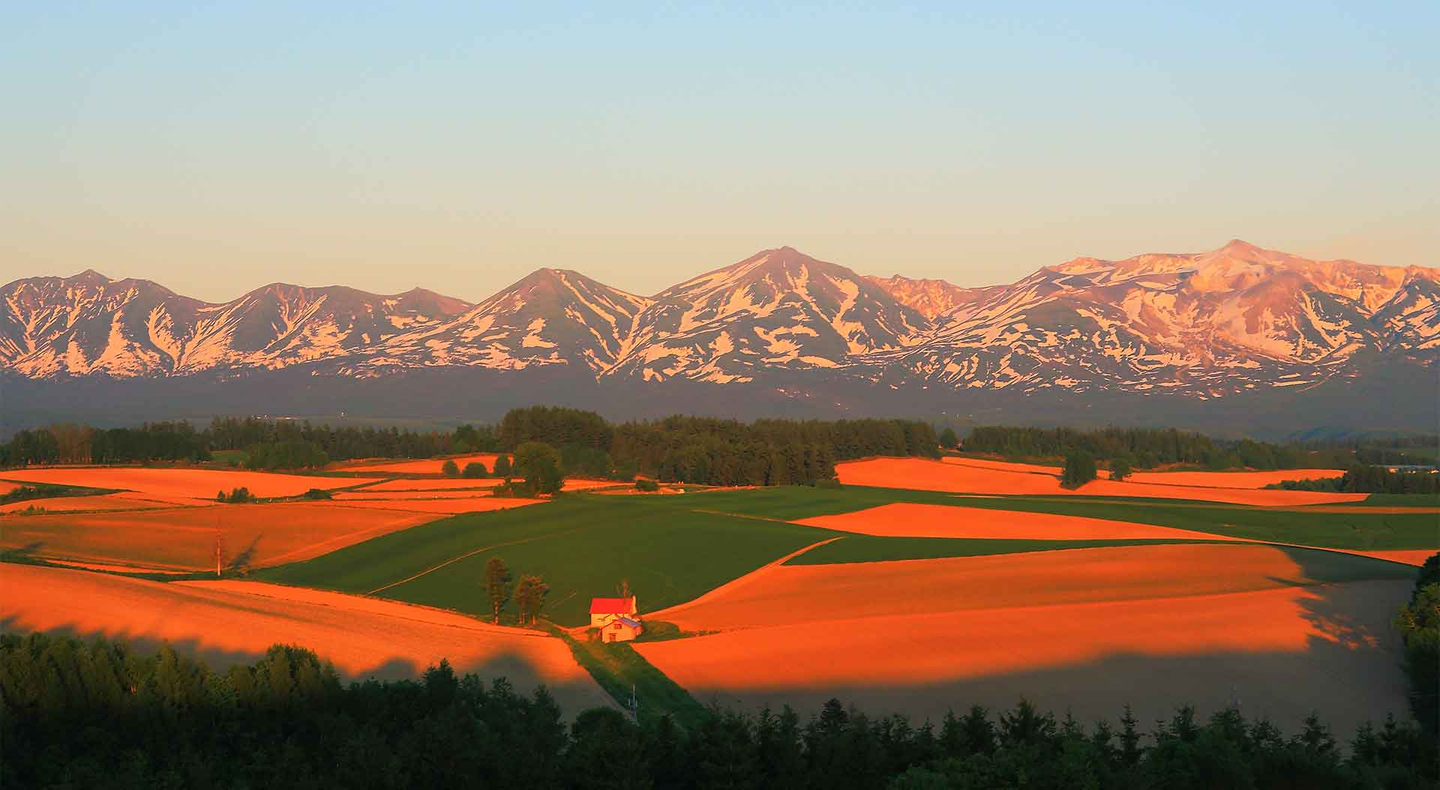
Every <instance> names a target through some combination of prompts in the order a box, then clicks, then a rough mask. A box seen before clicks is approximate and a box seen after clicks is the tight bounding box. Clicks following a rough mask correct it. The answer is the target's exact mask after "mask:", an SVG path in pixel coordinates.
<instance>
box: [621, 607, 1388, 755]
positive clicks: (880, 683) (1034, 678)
mask: <svg viewBox="0 0 1440 790" xmlns="http://www.w3.org/2000/svg"><path fill="white" fill-rule="evenodd" d="M1409 590H1410V587H1409V583H1408V582H1403V581H1383V580H1382V581H1369V582H1359V583H1354V584H1330V585H1317V586H1313V587H1309V588H1306V591H1305V594H1304V595H1302V596H1301V597H1300V598H1299V600H1298V601H1295V602H1294V603H1293V605H1294V606H1295V607H1296V610H1297V611H1295V613H1294V614H1295V616H1296V617H1298V618H1299V619H1300V620H1302V621H1303V622H1305V623H1307V624H1309V625H1310V626H1311V628H1313V632H1311V633H1308V634H1306V635H1305V636H1304V637H1303V647H1301V648H1300V649H1297V650H1294V651H1288V650H1283V649H1282V650H1277V649H1275V648H1274V647H1273V640H1271V641H1269V642H1266V645H1267V646H1266V647H1265V648H1263V649H1257V650H1255V651H1247V650H1240V649H1235V648H1234V647H1233V646H1224V647H1221V646H1218V645H1217V647H1216V648H1215V649H1213V650H1206V649H1203V648H1201V649H1197V650H1194V651H1189V652H1180V651H1174V652H1172V653H1171V654H1169V655H1166V654H1164V653H1165V652H1166V651H1167V648H1166V646H1165V645H1163V644H1159V645H1155V646H1154V647H1153V649H1152V648H1149V647H1147V648H1145V649H1143V650H1142V649H1137V650H1130V651H1123V652H1114V653H1110V654H1107V655H1104V656H1103V657H1101V658H1097V659H1095V660H1091V661H1083V662H1078V663H1071V664H1060V665H1055V666H1048V667H1044V666H1042V667H1034V668H1028V669H1016V670H1014V671H998V672H984V671H983V670H982V671H981V672H980V673H979V674H969V675H965V674H963V671H962V670H959V669H958V668H957V669H956V670H955V671H954V674H955V677H953V678H950V679H943V680H938V681H923V682H912V683H907V682H903V681H890V680H887V678H886V674H887V669H889V668H896V669H898V668H899V667H900V666H901V665H902V662H903V661H904V659H905V658H907V657H908V654H907V652H906V646H905V641H906V640H905V635H904V634H903V633H900V634H897V636H896V639H895V642H894V651H893V652H891V651H888V650H887V651H885V652H880V651H874V652H871V653H870V654H868V655H867V654H865V651H856V650H851V651H848V652H847V651H845V650H844V649H843V643H841V644H839V645H835V646H831V649H833V650H834V655H833V656H831V657H827V658H822V659H820V661H819V662H817V665H818V664H819V663H829V662H831V661H833V662H834V663H836V664H841V665H844V666H846V667H856V668H857V669H855V670H852V671H851V674H852V676H853V675H854V674H855V673H858V672H868V673H869V674H870V677H869V678H868V679H866V680H863V681H847V682H842V683H835V682H825V683H821V684H817V685H816V686H806V685H803V684H790V685H788V686H787V685H783V684H778V683H769V682H767V681H766V678H765V673H766V672H767V671H768V669H767V668H768V667H773V666H777V662H778V661H779V657H778V655H777V656H765V655H751V656H749V657H744V658H740V659H738V660H737V671H738V672H740V673H743V672H744V671H745V670H746V668H751V667H753V668H754V670H753V672H754V676H753V680H751V679H746V680H729V679H726V680H723V681H721V682H720V683H718V684H706V683H703V682H699V681H696V682H692V685H691V687H690V688H689V691H690V692H691V694H692V695H693V696H694V697H695V698H696V699H697V700H698V701H699V702H701V703H702V704H710V703H712V702H714V703H719V704H721V705H725V706H732V707H735V708H738V709H741V710H746V711H751V712H753V711H755V710H758V709H759V708H760V707H762V706H769V707H771V708H772V709H776V710H778V709H779V708H780V707H781V706H782V705H785V704H789V705H790V706H791V707H793V708H795V709H796V710H799V711H807V710H811V711H813V710H816V709H818V707H819V706H820V705H822V704H823V703H824V702H825V701H826V700H828V699H831V698H837V699H839V700H841V701H842V702H843V703H845V704H847V705H854V706H855V707H857V708H858V709H859V710H861V711H864V712H866V713H867V714H870V715H872V716H880V715H886V714H889V713H901V714H904V715H906V716H908V717H909V718H910V719H911V721H912V722H914V723H915V724H917V725H918V724H919V723H921V722H923V721H925V720H929V721H931V722H932V723H935V724H936V725H937V726H938V724H939V722H940V720H941V719H943V718H944V716H945V715H946V712H947V711H950V710H953V711H955V712H956V714H957V715H960V714H963V713H964V712H965V711H966V710H968V709H969V707H970V706H971V705H975V704H978V705H983V706H985V707H986V708H989V709H990V711H991V713H992V715H994V714H996V713H998V712H1001V711H1005V710H1009V709H1013V708H1014V706H1015V705H1016V703H1017V702H1018V701H1019V700H1020V699H1022V698H1024V699H1028V700H1030V701H1031V702H1033V703H1035V705H1036V706H1037V707H1038V708H1040V709H1041V710H1049V711H1051V712H1053V713H1054V714H1055V715H1056V717H1057V718H1063V717H1064V715H1065V714H1066V713H1067V711H1068V712H1070V713H1071V714H1073V715H1074V716H1075V718H1076V719H1077V720H1079V721H1082V722H1094V721H1095V720H1097V719H1106V720H1108V721H1110V722H1111V723H1112V724H1115V723H1116V722H1117V720H1118V719H1119V717H1120V716H1121V713H1122V711H1123V708H1124V706H1125V705H1126V704H1127V703H1128V704H1129V705H1131V706H1132V708H1133V710H1134V715H1135V717H1136V718H1137V719H1138V720H1139V721H1140V722H1141V725H1142V729H1148V725H1150V724H1151V723H1153V722H1154V721H1156V720H1160V719H1164V720H1167V721H1168V720H1169V719H1170V718H1171V716H1173V715H1174V712H1175V710H1176V709H1177V708H1178V707H1179V706H1181V705H1186V704H1189V705H1193V706H1195V707H1196V708H1197V710H1198V712H1199V714H1200V715H1201V716H1208V715H1209V714H1210V713H1213V712H1214V711H1216V710H1219V709H1222V708H1224V707H1226V706H1227V705H1236V706H1238V707H1239V708H1240V710H1241V711H1242V712H1243V713H1244V714H1245V715H1246V716H1247V717H1251V718H1257V717H1266V718H1269V719H1270V720H1271V721H1273V722H1274V723H1275V724H1276V725H1278V726H1279V727H1281V729H1282V730H1284V731H1285V733H1286V734H1287V735H1291V734H1296V733H1298V732H1299V731H1300V729H1301V727H1302V726H1303V724H1302V722H1303V719H1304V718H1305V717H1306V716H1307V715H1309V714H1310V713H1312V712H1318V714H1319V716H1320V719H1321V721H1322V722H1324V723H1326V724H1327V725H1329V726H1330V727H1331V729H1332V732H1333V733H1334V735H1335V736H1336V738H1337V739H1338V740H1340V741H1341V742H1342V743H1346V742H1348V741H1349V740H1350V739H1351V738H1353V737H1354V734H1355V729H1356V727H1357V726H1358V725H1359V724H1360V723H1362V722H1365V721H1374V722H1377V723H1378V722H1380V721H1383V720H1384V718H1385V716H1386V715H1387V714H1392V713H1393V714H1394V715H1395V716H1396V717H1397V718H1401V719H1403V718H1404V717H1406V716H1407V715H1408V714H1407V707H1406V683H1405V678H1404V675H1403V673H1402V671H1401V668H1400V661H1401V649H1400V644H1399V639H1398V637H1397V636H1396V635H1395V634H1394V633H1393V631H1392V629H1391V626H1390V621H1391V618H1392V617H1393V615H1394V613H1395V611H1396V609H1397V608H1398V607H1399V606H1401V605H1402V604H1403V603H1404V602H1405V601H1406V600H1408V597H1409ZM1015 611H1016V614H1017V616H1042V617H1043V616H1047V614H1046V613H1045V612H1043V611H1040V612H1038V613H1037V614H1035V615H1024V614H1022V610H1015ZM1182 616H1183V615H1182ZM855 622H856V621H846V625H847V626H851V625H853V624H854V623H855ZM863 622H866V623H869V622H871V621H863ZM873 623H874V626H873V627H874V628H876V629H884V628H885V627H886V620H885V618H875V619H874V621H873ZM836 625H837V628H839V627H841V625H840V624H839V623H837V624H836ZM1255 627H1256V626H1254V625H1252V624H1248V623H1245V622H1236V623H1235V629H1236V630H1235V634H1234V636H1236V637H1238V638H1241V639H1243V638H1245V636H1246V635H1247V632H1249V631H1251V630H1252V629H1254V628H1255ZM757 630H762V631H770V630H771V629H757ZM783 630H784V628H783V627H779V628H775V629H774V631H775V632H776V636H777V638H778V639H779V640H783V639H784V635H783V633H781V632H782V631H783ZM1133 636H1134V640H1133V641H1134V642H1136V643H1142V644H1143V642H1144V639H1145V636H1144V634H1135V635H1133ZM1259 636H1260V634H1257V637H1259ZM1264 636H1265V637H1269V636H1270V635H1269V634H1265V635H1264ZM725 637H726V635H725V634H720V635H717V636H713V637H698V638H697V639H698V640H706V639H714V640H717V641H716V642H715V643H714V644H715V646H716V647H717V648H720V649H721V652H728V651H725V650H724V642H723V641H719V640H723V639H724V638H725ZM955 638H956V639H957V640H971V641H984V640H986V639H987V635H986V634H984V633H956V635H955ZM1260 641H1261V642H1264V641H1265V640H1264V639H1262V640H1260ZM1233 643H1234V642H1233V640H1232V641H1231V643H1230V644H1231V645H1233ZM817 649H818V648H817ZM762 651H763V648H762ZM1016 655H1017V656H1019V655H1021V654H1020V653H1018V652H1017V653H1016ZM647 658H650V659H651V660H652V662H653V663H655V665H656V666H657V667H658V668H660V669H661V670H662V671H664V670H666V669H667V668H670V669H672V671H673V673H674V675H675V676H676V679H677V680H679V681H680V682H682V683H683V682H684V679H683V677H682V676H683V668H680V667H667V663H666V661H665V660H663V658H662V657H661V655H660V654H656V655H647ZM1016 663H1017V664H1018V663H1019V659H1017V661H1016ZM905 666H909V667H911V668H914V667H916V666H919V667H921V668H922V670H923V671H926V672H929V673H930V674H929V675H928V676H929V677H934V676H936V675H940V676H943V675H944V674H945V669H944V667H940V668H938V669H937V668H935V667H934V666H933V664H924V663H919V664H916V663H910V664H907V665H905ZM896 669H889V671H890V674H891V675H895V674H898V672H897V671H896ZM820 671H822V672H823V671H825V670H824V669H823V668H822V669H821V670H820ZM767 686H772V687H770V688H767Z"/></svg>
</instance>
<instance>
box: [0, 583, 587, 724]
mask: <svg viewBox="0 0 1440 790" xmlns="http://www.w3.org/2000/svg"><path fill="white" fill-rule="evenodd" d="M0 575H3V579H4V586H5V596H4V598H3V600H0V617H3V618H4V619H5V620H6V621H7V624H8V627H10V628H13V629H17V630H23V631H59V632H66V633H71V634H76V635H79V636H83V637H90V636H105V637H109V638H117V639H127V640H131V641H138V642H141V643H158V642H161V641H165V642H169V643H171V644H172V645H174V646H175V647H176V648H177V649H179V650H182V651H184V652H187V653H189V654H191V655H195V656H198V657H199V658H201V659H203V660H205V661H206V662H207V663H208V664H209V665H210V666H211V667H212V668H219V669H224V668H225V667H227V666H230V665H233V664H236V663H242V662H253V661H254V660H256V658H258V657H259V656H261V655H263V654H264V651H265V650H266V649H267V648H268V647H269V646H270V645H273V644H277V643H284V644H296V645H300V646H302V647H306V648H309V649H311V650H314V651H315V652H316V653H318V654H319V655H320V656H321V657H322V658H324V659H328V660H330V661H333V662H334V663H335V667H336V669H337V670H339V671H340V672H341V674H343V675H345V676H346V677H350V678H370V677H376V678H381V679H395V678H406V677H415V676H417V675H418V674H420V673H421V672H423V671H424V669H425V667H427V666H429V665H433V664H437V663H439V661H440V660H441V659H449V661H450V663H451V664H452V665H453V666H454V667H455V670H456V671H457V672H461V673H465V672H474V673H476V674H478V675H480V676H481V677H482V678H485V679H487V680H488V679H493V678H498V677H505V678H507V679H508V680H509V681H510V682H511V683H513V684H514V685H515V686H516V688H517V689H518V690H520V691H522V692H524V693H528V692H529V691H530V690H531V689H533V688H535V687H536V686H538V685H540V684H545V685H547V686H548V687H549V688H550V690H551V692H552V693H553V694H554V695H555V696H556V698H557V701H558V702H559V703H560V705H561V707H562V708H563V709H564V710H565V711H566V713H567V714H571V715H573V714H574V713H576V712H578V711H580V710H582V709H584V708H589V707H597V706H607V705H610V704H611V703H610V701H609V698H608V697H607V696H606V695H605V693H604V692H603V691H601V690H600V688H599V687H598V686H596V685H595V683H594V681H593V680H591V678H590V676H589V675H588V674H587V673H586V672H585V671H584V670H583V669H581V668H580V666H579V665H577V664H576V663H575V661H574V659H573V658H572V657H571V655H570V651H569V649H568V648H566V646H565V644H564V643H563V642H562V641H560V640H559V639H556V638H553V637H549V636H546V635H543V634H539V633H537V632H534V631H522V630H519V629H513V628H502V627H498V626H492V625H488V624H486V623H482V622H480V621H478V620H474V619H472V618H469V617H464V616H461V615H457V614H451V613H448V612H442V611H439V610H435V609H429V608H426V607H420V606H413V605H409V604H402V603H397V602H393V601H381V600H373V599H369V598H361V597H358V596H351V595H344V594H341V593H329V592H319V591H315V590H304V589H298V588H289V587H281V586H277V585H269V584H261V583H258V582H214V583H210V582H202V583H169V584H164V583H159V582H151V581H142V580H138V579H127V578H122V577H118V576H110V575H103V574H96V573H88V572H85V571H77V570H65V569H58V568H40V567H33V566H22V565H9V564H7V565H0Z"/></svg>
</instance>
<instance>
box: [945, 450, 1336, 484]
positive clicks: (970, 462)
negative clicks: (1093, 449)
mask: <svg viewBox="0 0 1440 790" xmlns="http://www.w3.org/2000/svg"><path fill="white" fill-rule="evenodd" d="M940 460H942V461H944V462H945V463H947V464H955V465H957V466H974V467H979V468H981V469H995V470H997V471H1002V472H1023V473H1027V474H1042V475H1055V476H1059V475H1060V474H1061V473H1062V472H1064V471H1065V470H1064V468H1063V467H1059V466H1046V465H1043V464H1024V463H1016V462H1013V461H992V460H990V459H988V458H969V457H954V456H947V457H945V458H942V459H940ZM1099 474H1100V477H1101V478H1102V479H1106V480H1108V479H1109V478H1110V472H1109V471H1108V470H1104V469H1101V470H1100V472H1099ZM1343 474H1345V470H1343V469H1279V470H1273V471H1266V472H1134V473H1132V474H1131V475H1130V477H1128V478H1127V481H1128V482H1131V483H1158V484H1160V485H1172V486H1197V487H1200V488H1264V487H1265V486H1268V485H1273V484H1275V483H1279V482H1283V481H1285V480H1314V479H1320V478H1328V477H1340V476H1341V475H1343Z"/></svg>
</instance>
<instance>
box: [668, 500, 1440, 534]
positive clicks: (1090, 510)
mask: <svg viewBox="0 0 1440 790" xmlns="http://www.w3.org/2000/svg"><path fill="white" fill-rule="evenodd" d="M695 497H696V499H697V501H699V497H704V499H703V501H704V502H705V503H706V504H705V507H706V508H707V509H709V510H713V511H717V512H724V513H732V514H736V515H750V516H758V517H765V518H778V519H783V520H786V521H792V520H798V519H804V518H812V517H816V516H828V515H839V514H843V513H851V512H854V511H858V510H864V509H867V508H872V507H878V506H881V505H888V504H894V503H897V502H908V503H916V504H931V505H951V506H964V507H967V508H981V509H987V510H1008V511H1015V512H1025V513H1048V514H1053V515H1063V516H1081V517H1085V518H1098V519H1107V520H1111V521H1128V522H1131V523H1136V524H1149V525H1152V526H1160V527H1171V528H1174V529H1184V530H1190V531H1194V532H1205V533H1210V534H1213V535H1224V536H1227V537H1232V538H1243V539H1246V540H1256V541H1263V542H1267V543H1289V544H1300V545H1305V546H1319V547H1324V548H1337V549H1368V550H1384V549H1429V548H1440V545H1437V543H1440V536H1437V534H1436V529H1435V523H1436V519H1437V515H1436V514H1434V513H1373V512H1364V511H1360V510H1357V511H1356V512H1353V513H1351V512H1314V511H1308V510H1305V509H1300V508H1296V509H1279V508H1260V507H1246V506H1237V505H1217V504H1214V503H1208V502H1180V501H1173V500H1155V499H1120V498H1113V497H1096V498H1090V497H1082V496H1069V497H1045V496H1029V495H1015V496H984V495H971V496H966V495H957V494H950V493H944V492H936V491H916V490H911V489H904V488H872V487H868V486H841V487H839V488H829V489H825V488H804V487H799V486H789V487H783V488H775V489H759V490H754V491H715V492H710V493H705V494H697V495H695ZM685 498H688V497H675V498H674V499H685ZM1339 510H1340V509H1339V508H1336V511H1339Z"/></svg>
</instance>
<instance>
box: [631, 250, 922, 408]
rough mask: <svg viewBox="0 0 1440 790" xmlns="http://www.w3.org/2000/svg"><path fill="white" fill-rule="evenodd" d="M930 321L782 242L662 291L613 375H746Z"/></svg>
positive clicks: (900, 339)
mask: <svg viewBox="0 0 1440 790" xmlns="http://www.w3.org/2000/svg"><path fill="white" fill-rule="evenodd" d="M929 323H930V322H929V321H928V320H927V319H926V318H925V316H923V315H921V314H920V313H918V312H916V311H915V310H912V309H910V308H908V307H905V306H904V305H902V304H900V303H899V302H897V301H896V300H895V299H894V298H893V297H891V296H890V295H889V294H888V293H886V292H885V291H884V289H882V288H880V287H879V286H877V285H876V284H875V283H872V282H870V281H869V280H867V279H866V278H864V277H861V276H859V275H857V274H856V273H855V272H852V271H850V270H849V269H847V268H845V267H843V266H837V265H836V264H833V263H825V262H823V261H817V260H815V259H814V258H811V257H809V256H808V255H804V254H803V253H800V252H797V251H796V250H794V249H791V248H790V247H781V248H779V249H775V250H765V251H763V252H760V253H757V254H755V255H753V256H751V257H749V258H746V259H745V260H743V261H741V262H739V263H737V264H734V265H733V266H727V267H725V268H723V269H716V270H715V271H712V272H706V273H705V274H702V275H700V276H699V277H695V278H693V279H690V280H686V281H685V282H683V283H680V284H679V285H676V286H673V287H671V288H668V289H666V290H664V291H662V292H661V293H660V294H659V295H657V296H656V297H655V300H654V303H653V304H651V305H649V306H648V307H646V308H645V310H644V311H642V312H641V313H640V315H639V316H638V317H637V318H636V320H635V328H634V331H633V333H632V334H631V335H630V337H629V339H628V341H627V343H626V346H627V347H628V349H629V350H628V353H627V354H625V355H624V356H622V357H621V358H620V360H619V361H618V362H617V363H616V364H615V365H614V366H613V367H612V368H611V369H610V370H608V371H606V373H607V375H610V376H635V377H639V378H641V379H643V380H645V381H651V380H664V379H669V378H675V377H680V378H686V379H691V380H696V381H708V382H713V383H717V384H724V383H728V382H732V381H739V382H749V381H754V380H755V379H756V377H757V376H763V375H764V374H765V372H766V371H767V370H774V369H785V370H805V369H815V368H837V367H843V366H846V365H849V364H851V363H853V362H854V361H855V360H856V359H861V358H864V357H865V356H866V355H869V354H872V353H874V352H877V351H888V350H892V349H899V348H904V347H905V345H906V343H907V342H913V341H914V340H915V339H916V338H919V337H921V336H922V335H923V333H924V332H926V331H927V330H928V329H929Z"/></svg>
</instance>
